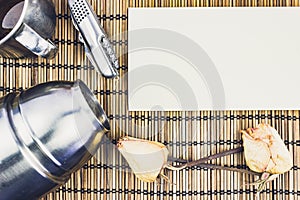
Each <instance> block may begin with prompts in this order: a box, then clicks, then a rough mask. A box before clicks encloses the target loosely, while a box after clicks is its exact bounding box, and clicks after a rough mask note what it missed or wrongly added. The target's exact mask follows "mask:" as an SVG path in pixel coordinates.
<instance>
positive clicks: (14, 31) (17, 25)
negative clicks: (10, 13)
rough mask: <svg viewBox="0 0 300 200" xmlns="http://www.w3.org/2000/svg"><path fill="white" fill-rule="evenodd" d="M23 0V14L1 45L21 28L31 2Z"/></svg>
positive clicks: (0, 42) (0, 41)
mask: <svg viewBox="0 0 300 200" xmlns="http://www.w3.org/2000/svg"><path fill="white" fill-rule="evenodd" d="M23 1H24V5H23V10H22V13H21V16H20V18H19V20H18V22H17V23H16V25H15V26H14V27H13V29H12V30H11V31H10V32H9V33H8V34H7V35H6V36H4V37H3V38H2V39H1V40H0V45H1V44H3V43H5V42H6V41H8V40H9V39H10V38H11V37H13V36H14V34H15V33H16V32H17V31H18V30H19V28H20V27H21V25H22V24H23V19H24V18H25V15H26V10H27V7H28V4H29V0H23ZM20 2H22V1H20ZM20 2H19V3H20ZM16 5H17V4H16ZM14 6H15V5H14Z"/></svg>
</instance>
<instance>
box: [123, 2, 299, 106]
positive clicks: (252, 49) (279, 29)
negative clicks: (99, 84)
mask: <svg viewBox="0 0 300 200" xmlns="http://www.w3.org/2000/svg"><path fill="white" fill-rule="evenodd" d="M128 29H129V32H128V45H129V46H128V61H129V64H128V98H129V101H128V102H129V110H131V111H142V110H145V111H174V110H178V111H190V110H273V109H275V110H293V109H300V78H299V77H300V8H291V7H290V8H130V9H129V23H128Z"/></svg>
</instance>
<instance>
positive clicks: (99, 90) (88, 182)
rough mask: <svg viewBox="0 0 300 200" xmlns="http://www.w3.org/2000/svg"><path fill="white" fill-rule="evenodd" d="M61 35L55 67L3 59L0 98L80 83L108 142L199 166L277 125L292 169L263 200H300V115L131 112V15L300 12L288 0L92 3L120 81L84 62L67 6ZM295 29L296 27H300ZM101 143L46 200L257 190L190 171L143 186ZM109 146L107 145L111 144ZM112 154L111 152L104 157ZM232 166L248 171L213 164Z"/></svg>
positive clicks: (230, 178)
mask: <svg viewBox="0 0 300 200" xmlns="http://www.w3.org/2000/svg"><path fill="white" fill-rule="evenodd" d="M54 2H55V4H56V13H57V28H56V32H55V35H54V41H55V44H56V45H57V46H58V48H59V53H58V55H57V56H56V58H55V59H53V60H45V59H41V58H38V59H24V60H10V59H3V58H0V95H5V94H6V93H8V92H12V91H21V90H23V89H26V88H28V87H30V86H32V85H35V84H38V83H42V82H46V81H51V80H75V79H82V80H83V81H84V82H85V83H87V85H88V86H89V87H90V88H91V90H92V91H93V92H94V93H95V95H96V96H97V98H98V99H99V101H100V103H101V104H102V105H103V108H104V109H105V111H106V113H107V115H108V117H109V119H110V123H111V127H112V131H111V133H110V135H109V137H110V139H112V140H113V142H114V143H115V142H116V140H117V139H118V138H119V137H121V136H124V135H131V136H136V137H139V138H145V139H151V140H156V141H160V142H163V143H164V144H166V145H167V147H168V149H169V150H170V154H171V155H172V156H174V157H178V158H183V159H193V160H195V159H198V158H200V157H203V156H207V155H210V154H214V153H217V152H221V151H224V150H227V149H231V148H234V147H238V146H240V145H241V144H242V143H241V135H240V133H239V131H240V130H241V129H245V128H248V127H253V126H255V125H256V124H258V123H260V122H267V123H269V124H271V125H272V126H274V127H275V128H276V129H277V130H278V131H279V133H280V134H281V137H282V138H283V140H284V141H285V144H286V145H287V147H288V148H289V150H290V151H291V152H292V153H293V158H294V167H293V168H292V170H290V171H289V172H288V173H286V174H284V175H281V176H280V177H279V178H278V179H276V180H275V181H274V182H272V183H269V184H268V185H267V188H266V189H265V190H263V192H262V193H261V199H267V200H275V199H276V200H278V199H289V200H299V199H300V168H299V167H300V133H299V128H300V116H299V115H300V113H299V111H226V112H219V111H218V112H217V111H216V112H209V111H202V112H128V111H127V80H126V73H127V68H128V66H127V55H126V50H127V38H126V35H125V34H122V33H124V32H126V31H127V20H128V17H127V8H128V7H194V6H195V7H199V6H203V7H206V6H299V1H295V0H290V1H285V0H273V1H272V0H256V1H255V0H223V1H222V0H183V1H180V0H136V1H131V0H129V1H126V0H98V1H96V0H91V1H90V2H91V3H92V6H93V8H94V9H95V11H96V12H97V15H98V16H99V17H100V19H101V23H102V24H103V26H104V28H105V30H106V31H107V33H108V35H109V37H110V38H113V41H112V42H113V46H114V48H115V50H116V52H117V55H118V56H120V57H119V61H120V65H121V69H120V70H119V72H120V77H121V78H120V79H119V80H118V81H116V80H107V79H104V78H101V77H100V76H98V74H97V73H96V72H95V71H94V69H93V67H92V66H91V65H90V64H89V63H88V62H87V60H86V58H85V55H84V49H83V46H82V44H80V43H79V42H78V35H77V32H76V31H75V29H74V27H73V25H72V22H71V19H70V14H69V11H68V8H67V1H66V0H62V1H60V0H55V1H54ZM296 25H298V24H296ZM105 143H106V145H107V144H108V143H109V142H103V145H102V146H101V148H100V150H99V151H98V153H97V154H96V155H95V156H94V157H93V158H92V159H91V160H90V161H89V162H88V163H87V164H86V165H84V167H83V168H82V169H81V170H79V171H78V172H76V173H74V174H72V176H71V179H70V180H69V181H68V182H67V183H66V184H65V185H64V186H62V187H60V188H58V189H56V190H55V191H53V192H52V193H50V194H48V195H47V196H45V197H44V198H42V199H43V200H54V199H55V200H76V199H78V200H81V199H85V200H94V199H109V200H110V199H113V200H115V199H118V200H123V199H124V200H133V199H136V200H146V199H154V200H155V199H166V200H171V199H172V200H173V199H174V200H175V199H183V200H188V199H189V200H190V199H201V200H206V199H216V200H227V199H228V200H232V199H234V200H236V199H243V200H244V199H245V200H253V199H255V198H254V194H255V191H256V190H255V189H254V188H253V187H252V186H247V185H245V184H246V183H250V182H253V181H254V180H255V179H256V178H257V177H254V176H251V175H246V174H240V173H237V172H229V171H220V170H211V169H203V168H200V167H193V168H189V169H187V170H183V171H174V172H170V173H167V176H168V177H169V178H170V181H171V182H172V183H173V184H170V183H167V182H165V181H164V180H160V181H158V182H157V183H155V184H153V183H152V184H148V183H143V182H141V181H139V180H138V179H136V177H135V176H134V175H133V174H132V173H131V172H130V169H129V168H128V165H127V164H126V162H124V160H123V159H122V157H121V156H120V155H119V154H118V153H117V151H116V149H115V148H114V147H113V146H112V145H111V147H106V146H105ZM108 146H109V144H108ZM105 150H109V152H105ZM212 163H217V164H223V165H227V166H232V167H240V168H244V167H245V162H244V160H243V156H242V155H241V154H235V155H231V156H228V157H224V158H221V159H218V160H216V161H213V162H212Z"/></svg>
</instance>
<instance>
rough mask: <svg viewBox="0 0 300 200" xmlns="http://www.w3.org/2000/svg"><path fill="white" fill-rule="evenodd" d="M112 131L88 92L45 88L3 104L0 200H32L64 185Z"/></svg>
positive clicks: (79, 87) (65, 85)
mask: <svg viewBox="0 0 300 200" xmlns="http://www.w3.org/2000/svg"><path fill="white" fill-rule="evenodd" d="M109 130H110V125H109V122H108V119H107V117H106V115H105V113H104V111H103V109H102V108H101V106H100V104H99V103H98V101H97V99H96V98H95V96H94V95H93V93H92V92H91V91H90V90H89V88H88V87H87V86H86V85H85V84H84V83H83V82H82V81H80V80H78V81H76V82H67V81H54V82H47V83H43V84H40V85H37V86H35V87H32V88H30V89H27V90H25V91H23V92H21V93H19V94H16V93H9V94H7V95H6V96H4V97H2V98H0V200H14V199H16V200H33V199H37V198H39V197H40V196H42V195H44V194H45V193H47V192H49V191H51V190H53V189H54V188H56V187H58V186H59V185H61V184H63V183H65V182H66V181H67V180H68V179H69V177H70V174H71V173H72V172H74V171H76V170H77V169H79V168H80V167H82V165H83V164H84V163H85V162H87V161H88V160H89V159H90V158H91V156H92V155H93V154H94V153H95V152H96V150H97V149H98V147H99V143H100V140H101V138H102V136H103V134H105V133H106V132H108V131H109Z"/></svg>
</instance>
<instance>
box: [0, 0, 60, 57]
mask: <svg viewBox="0 0 300 200" xmlns="http://www.w3.org/2000/svg"><path fill="white" fill-rule="evenodd" d="M0 10H1V12H0V55H2V56H3V57H7V58H24V57H34V56H41V57H44V58H53V57H54V56H55V55H56V52H57V47H56V46H55V45H54V44H53V42H51V41H50V40H49V38H51V37H52V35H53V33H54V31H55V23H56V18H55V17H56V16H55V7H54V4H53V2H52V1H51V0H10V1H7V0H0Z"/></svg>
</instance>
